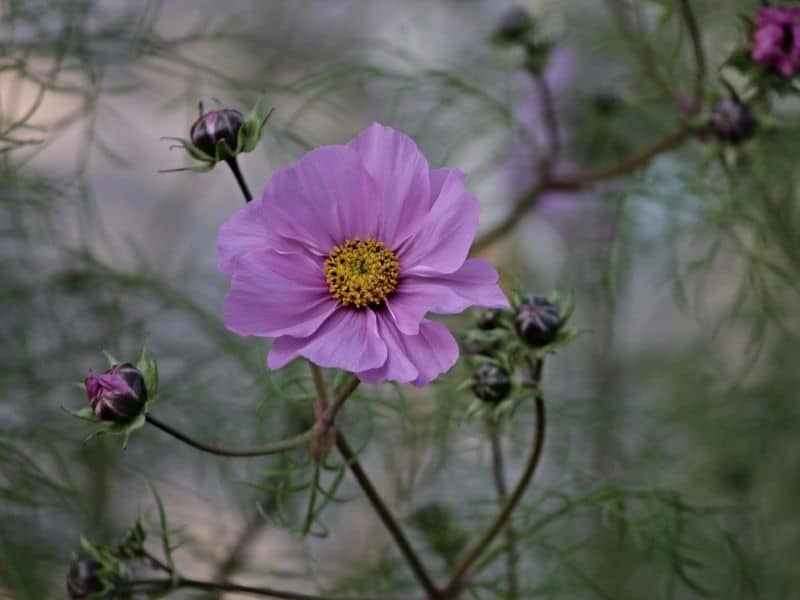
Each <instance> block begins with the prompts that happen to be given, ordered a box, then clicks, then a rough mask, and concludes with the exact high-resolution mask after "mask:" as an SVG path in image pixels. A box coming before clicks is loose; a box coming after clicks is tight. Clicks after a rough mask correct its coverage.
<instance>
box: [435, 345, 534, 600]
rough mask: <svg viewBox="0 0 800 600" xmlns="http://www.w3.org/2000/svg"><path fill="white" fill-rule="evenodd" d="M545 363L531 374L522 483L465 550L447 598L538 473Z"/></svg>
mask: <svg viewBox="0 0 800 600" xmlns="http://www.w3.org/2000/svg"><path fill="white" fill-rule="evenodd" d="M543 365H544V363H543V361H542V360H541V359H540V360H538V361H536V365H535V368H534V372H533V373H532V381H533V382H534V383H535V384H536V385H537V391H536V396H535V404H536V428H535V431H534V436H533V448H532V449H531V453H530V455H529V456H528V461H527V463H526V465H525V470H524V471H523V473H522V477H520V480H519V482H517V485H516V486H515V487H514V490H513V491H512V493H511V496H509V497H508V499H507V500H506V502H505V504H504V505H503V508H502V509H501V510H500V513H499V514H498V515H497V516H496V517H495V519H494V521H492V523H491V524H490V525H489V527H487V528H486V530H485V531H484V532H483V534H482V535H481V536H480V538H478V540H477V541H476V542H475V543H474V544H473V545H472V546H471V547H470V548H468V549H467V551H466V552H464V554H463V556H462V558H461V559H460V560H459V561H458V563H457V566H456V568H455V569H454V571H453V574H452V575H451V576H450V580H449V581H448V583H447V586H446V587H445V589H444V592H445V597H447V595H448V594H452V593H454V592H456V591H457V590H458V589H459V588H461V587H462V586H463V584H464V579H465V576H466V575H467V572H468V571H469V568H470V567H471V566H472V564H473V563H474V562H475V561H476V560H477V559H478V558H479V557H480V555H481V554H482V553H483V552H484V551H485V550H486V549H487V548H488V547H489V545H490V544H491V543H492V542H493V541H494V538H495V537H497V535H498V534H499V533H500V532H501V531H503V529H504V528H505V526H506V525H507V524H508V520H509V517H510V516H511V513H512V512H513V511H514V509H515V508H516V507H517V504H518V503H519V501H520V500H521V499H522V496H523V495H524V494H525V490H526V489H527V488H528V484H529V483H530V482H531V479H533V474H534V473H535V472H536V467H537V465H538V464H539V459H540V458H541V455H542V448H543V447H544V433H545V410H544V399H543V397H542V394H541V391H540V390H539V389H538V385H539V383H540V382H541V378H542V367H543Z"/></svg>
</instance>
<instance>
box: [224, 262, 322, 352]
mask: <svg viewBox="0 0 800 600" xmlns="http://www.w3.org/2000/svg"><path fill="white" fill-rule="evenodd" d="M336 308H337V304H336V301H335V300H334V299H333V298H331V295H330V293H329V291H328V287H327V284H326V282H325V275H324V274H323V272H322V267H321V264H320V262H319V261H317V260H315V259H313V258H311V257H309V256H308V255H304V254H280V253H278V252H276V251H275V250H272V249H265V250H253V251H251V252H248V253H247V254H245V255H244V256H241V257H239V259H238V260H237V261H236V263H235V266H234V270H233V276H232V279H231V290H230V292H228V295H227V296H226V297H225V310H224V322H225V326H226V327H227V328H228V329H230V330H231V331H234V332H236V333H238V334H240V335H257V336H263V337H274V336H279V335H297V336H307V335H311V334H312V333H314V332H315V331H316V330H317V328H318V327H319V326H320V325H321V324H322V323H323V322H324V321H325V319H327V318H328V316H329V315H330V314H331V313H333V312H334V311H335V310H336Z"/></svg>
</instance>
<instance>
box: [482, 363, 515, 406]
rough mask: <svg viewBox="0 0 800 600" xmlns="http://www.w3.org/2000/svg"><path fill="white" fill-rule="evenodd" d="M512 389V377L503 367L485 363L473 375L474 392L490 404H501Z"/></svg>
mask: <svg viewBox="0 0 800 600" xmlns="http://www.w3.org/2000/svg"><path fill="white" fill-rule="evenodd" d="M510 391H511V377H510V376H509V375H508V371H506V370H505V369H504V368H503V367H500V366H498V365H493V364H491V363H484V364H482V365H480V366H479V367H478V368H477V369H476V370H475V373H474V374H473V376H472V392H473V393H474V394H475V396H476V397H477V398H478V399H480V400H483V401H484V402H488V403H490V404H499V403H500V402H502V401H503V400H505V398H506V397H507V396H508V393H509V392H510Z"/></svg>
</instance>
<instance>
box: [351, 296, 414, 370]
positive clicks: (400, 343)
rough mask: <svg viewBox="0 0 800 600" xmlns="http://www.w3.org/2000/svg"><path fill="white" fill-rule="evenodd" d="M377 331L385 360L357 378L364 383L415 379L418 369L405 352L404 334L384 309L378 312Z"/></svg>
mask: <svg viewBox="0 0 800 600" xmlns="http://www.w3.org/2000/svg"><path fill="white" fill-rule="evenodd" d="M378 331H379V333H380V336H381V339H383V341H384V342H385V343H386V348H387V355H386V362H384V363H383V364H382V365H380V366H379V367H377V368H374V369H369V370H365V371H361V372H360V373H358V378H359V379H360V380H361V381H363V382H364V383H378V382H379V381H387V380H391V381H401V382H409V381H415V380H416V379H417V378H418V377H419V371H418V370H417V367H415V366H414V363H413V362H412V361H411V358H410V357H409V356H408V355H407V353H406V347H405V343H404V338H405V337H406V336H404V335H403V334H402V333H400V331H399V330H398V329H397V327H396V326H395V325H394V323H393V322H392V319H391V317H390V316H389V315H387V314H386V313H385V312H384V311H381V312H379V313H378Z"/></svg>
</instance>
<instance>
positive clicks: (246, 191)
mask: <svg viewBox="0 0 800 600" xmlns="http://www.w3.org/2000/svg"><path fill="white" fill-rule="evenodd" d="M225 163H226V164H227V165H228V166H229V167H230V168H231V171H232V172H233V176H234V177H235V178H236V183H238V184H239V189H240V190H242V195H244V201H245V202H250V201H251V200H252V199H253V194H251V193H250V188H249V187H247V182H246V181H245V180H244V175H242V170H241V169H240V168H239V161H238V160H236V157H235V156H233V157H231V158H229V159H228V160H226V161H225Z"/></svg>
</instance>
